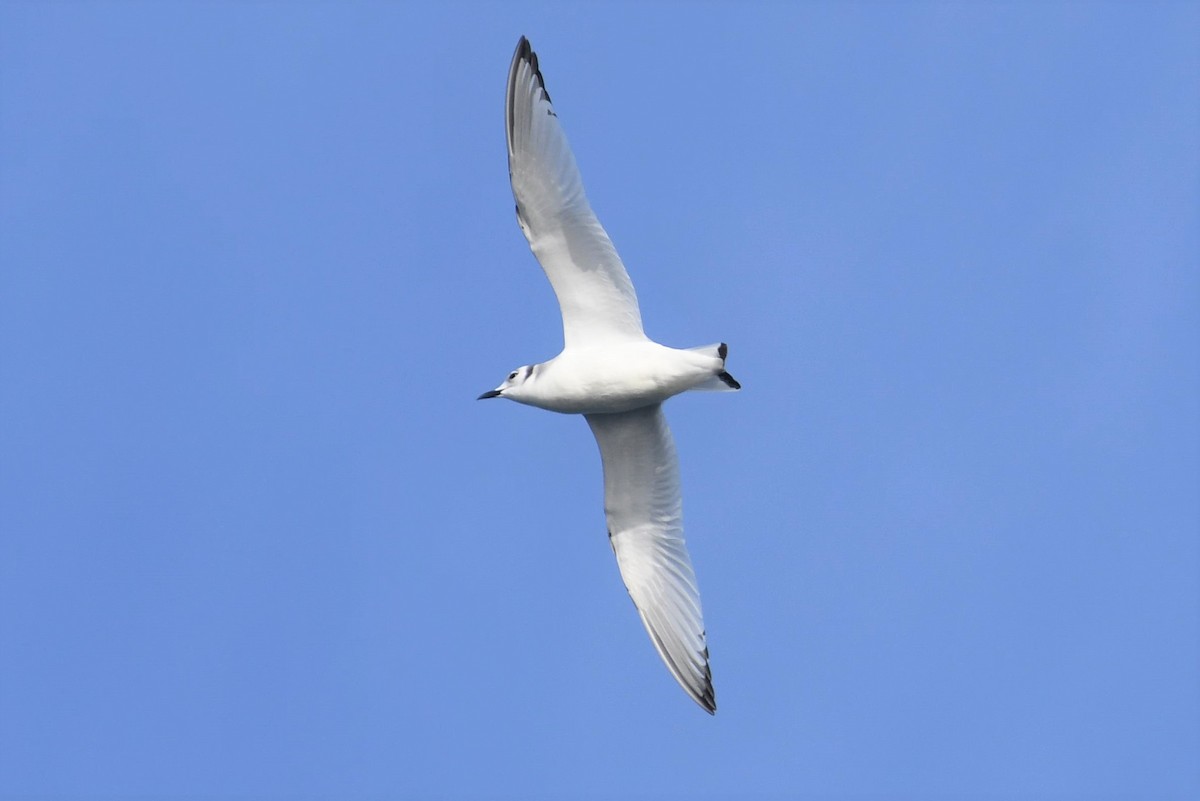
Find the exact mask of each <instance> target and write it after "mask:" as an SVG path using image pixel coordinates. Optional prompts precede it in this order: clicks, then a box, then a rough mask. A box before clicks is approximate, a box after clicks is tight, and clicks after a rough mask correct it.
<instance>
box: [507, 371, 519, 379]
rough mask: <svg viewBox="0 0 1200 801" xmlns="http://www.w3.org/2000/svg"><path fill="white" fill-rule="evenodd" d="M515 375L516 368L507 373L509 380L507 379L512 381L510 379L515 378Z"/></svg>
mask: <svg viewBox="0 0 1200 801" xmlns="http://www.w3.org/2000/svg"><path fill="white" fill-rule="evenodd" d="M516 377H517V371H516V370H513V371H512V372H511V373H509V374H508V380H509V381H512V380H513V379H514V378H516Z"/></svg>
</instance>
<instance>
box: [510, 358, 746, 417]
mask: <svg viewBox="0 0 1200 801" xmlns="http://www.w3.org/2000/svg"><path fill="white" fill-rule="evenodd" d="M717 348H718V346H713V347H712V348H701V349H696V350H678V349H676V348H668V347H665V346H663V345H660V344H658V343H657V342H653V341H651V340H649V339H642V340H641V341H631V342H621V343H617V344H609V345H597V346H594V347H583V346H576V347H571V348H564V349H563V352H562V353H560V354H559V355H558V356H556V357H554V358H553V359H551V360H550V361H548V362H543V363H542V364H535V365H533V366H532V367H531V368H530V373H529V376H528V377H527V378H526V379H525V381H524V382H523V383H522V384H521V385H520V386H519V387H515V388H514V389H513V390H511V391H508V392H505V393H504V394H505V396H506V397H509V398H511V399H512V400H515V401H517V402H518V403H525V404H528V405H529V406H536V407H538V408H539V409H547V410H549V411H552V412H561V413H563V414H616V413H619V412H628V411H631V410H633V409H640V408H642V407H643V406H653V405H655V404H658V403H662V402H663V401H665V400H666V399H667V398H670V397H672V396H674V395H678V394H679V393H681V392H686V391H687V390H689V389H696V388H698V387H702V386H706V385H708V384H711V383H712V380H713V378H714V377H716V376H717V375H718V374H720V373H721V372H723V371H724V369H725V360H724V359H723V358H721V357H720V356H718V355H717V353H716V351H717ZM706 351H712V352H711V354H710V353H708V352H706Z"/></svg>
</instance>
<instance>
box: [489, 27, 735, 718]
mask: <svg viewBox="0 0 1200 801" xmlns="http://www.w3.org/2000/svg"><path fill="white" fill-rule="evenodd" d="M505 130H506V138H507V139H508V168H509V177H510V179H511V181H512V188H513V197H514V198H515V199H516V201H517V222H518V224H519V225H520V227H521V231H522V232H523V233H524V234H525V238H526V239H527V240H528V241H529V246H530V248H531V249H532V250H533V253H534V255H535V256H536V257H537V259H538V261H539V262H540V263H541V265H542V269H543V270H545V272H546V277H547V278H549V279H550V284H551V286H553V288H554V293H555V295H556V296H557V298H558V304H559V308H560V310H561V312H562V318H563V340H564V346H563V350H562V352H561V353H560V354H559V355H558V356H556V357H554V358H553V359H551V360H550V361H548V362H544V363H542V364H534V365H526V366H524V367H518V368H517V369H516V370H513V371H512V372H511V373H509V375H508V378H507V379H506V380H505V381H504V383H503V384H501V385H500V386H498V387H497V388H496V389H493V390H490V391H488V392H485V393H484V394H482V395H480V399H483V398H498V397H503V398H508V399H510V400H514V401H517V402H518V403H524V404H528V405H530V406H536V407H538V408H541V409H548V410H550V411H553V412H561V413H564V414H582V415H584V417H585V418H586V419H587V422H588V425H589V426H590V427H591V429H592V433H593V434H594V435H595V437H596V442H597V443H598V444H599V446H600V457H601V461H602V462H603V464H604V513H605V517H606V519H607V522H608V537H609V542H610V543H611V545H612V549H613V553H615V554H616V557H617V565H618V566H619V567H620V569H621V578H622V579H623V580H624V581H625V587H626V589H628V590H629V595H630V597H631V598H632V599H633V603H634V605H635V606H636V607H637V610H638V614H639V615H640V616H641V618H642V622H643V623H644V624H645V626H646V631H647V632H648V633H649V634H650V639H651V641H652V642H653V643H654V647H655V648H656V649H657V650H658V653H659V655H660V656H661V657H662V658H663V661H664V662H665V663H666V664H667V667H668V668H669V669H670V671H671V674H672V675H673V676H674V677H675V679H676V680H677V681H678V682H679V683H680V685H682V686H683V688H684V689H685V690H686V691H687V692H688V694H689V695H690V696H691V697H692V698H693V699H694V700H695V701H696V703H698V704H700V706H702V707H703V708H704V709H705V710H707V711H708V712H709V713H712V712H715V711H716V708H717V705H716V700H715V696H714V694H713V686H712V672H711V671H710V669H709V665H708V646H707V643H706V634H705V630H704V621H703V618H702V615H701V611H700V592H699V590H698V589H697V587H696V576H695V573H694V572H693V570H692V563H691V560H690V559H689V557H688V553H687V549H686V547H685V546H684V539H683V504H682V500H681V493H680V488H679V463H678V460H677V459H676V456H675V445H674V442H673V441H672V439H671V431H670V429H669V428H668V427H667V422H666V418H665V417H664V415H663V412H662V403H663V401H665V400H667V399H668V398H670V397H672V396H674V395H678V394H679V393H681V392H686V391H688V390H692V389H708V390H712V389H715V390H736V389H740V388H741V387H740V385H739V384H738V382H737V381H735V380H734V379H733V377H732V376H730V375H729V373H727V372H725V357H726V354H727V353H728V349H727V348H726V346H725V345H724V344H723V343H722V344H718V345H708V346H704V347H699V348H691V349H688V350H678V349H676V348H668V347H665V346H663V345H660V344H658V343H657V342H654V341H652V340H650V339H649V338H648V337H646V335H645V333H644V332H643V330H642V317H641V310H640V309H639V307H638V302H637V295H636V293H635V292H634V289H633V283H632V282H631V281H630V280H629V274H628V273H626V271H625V267H624V265H623V264H622V263H621V259H620V257H619V256H618V255H617V251H616V249H615V248H614V247H613V245H612V242H611V241H610V240H609V238H608V234H606V233H605V231H604V228H603V227H601V225H600V222H599V221H598V220H597V219H596V216H595V214H593V213H592V209H591V207H590V206H589V205H588V202H587V197H586V195H585V194H584V191H583V180H582V179H581V178H580V175H579V170H578V168H576V166H575V157H574V156H573V155H572V154H571V149H570V147H569V146H568V144H567V139H566V136H564V135H563V131H562V128H561V126H560V125H559V123H558V115H557V114H556V113H555V112H554V107H553V106H552V105H551V103H550V95H549V93H547V91H546V85H545V82H544V81H543V79H542V74H541V71H540V70H539V69H538V59H537V55H536V54H534V52H533V50H532V48H531V47H530V46H529V42H528V40H526V39H525V37H521V41H520V42H519V43H518V44H517V51H516V53H515V54H514V55H513V60H512V66H511V67H510V68H509V74H508V90H507V92H506V103H505Z"/></svg>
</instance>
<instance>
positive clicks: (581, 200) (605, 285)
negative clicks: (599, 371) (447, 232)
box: [505, 36, 645, 347]
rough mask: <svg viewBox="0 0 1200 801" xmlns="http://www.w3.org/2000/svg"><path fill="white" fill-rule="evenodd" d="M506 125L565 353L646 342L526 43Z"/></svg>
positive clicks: (520, 210)
mask: <svg viewBox="0 0 1200 801" xmlns="http://www.w3.org/2000/svg"><path fill="white" fill-rule="evenodd" d="M505 122H506V125H505V128H506V130H507V135H508V174H509V178H510V179H511V181H512V189H513V197H515V198H516V201H517V221H518V222H519V223H520V224H521V230H522V231H524V232H525V238H526V239H528V240H529V247H530V248H532V249H533V254H534V255H535V256H537V260H538V261H539V262H541V265H542V269H543V270H545V271H546V277H547V278H549V279H550V284H551V286H553V287H554V294H555V295H557V296H558V305H559V307H560V308H561V309H562V318H563V339H564V340H565V344H566V346H567V347H571V346H573V345H591V344H595V343H597V342H602V341H605V340H614V339H641V338H643V337H644V336H645V334H643V332H642V315H641V312H640V311H639V310H638V302H637V295H636V294H635V293H634V291H633V283H632V282H631V281H630V280H629V274H628V273H627V272H625V266H624V265H623V264H621V259H620V257H619V256H617V251H616V249H614V248H613V244H612V242H611V241H609V238H608V234H606V233H604V228H602V227H601V226H600V221H599V220H597V219H596V215H595V214H593V213H592V209H591V206H589V205H588V201H587V196H586V195H585V194H584V192H583V180H582V178H580V176H579V168H578V167H576V166H575V157H574V156H573V155H572V154H571V147H570V145H568V144H567V137H566V136H565V135H564V134H563V130H562V127H561V126H560V125H559V124H558V117H557V115H555V113H554V107H553V106H552V105H551V104H550V95H549V94H548V93H547V92H546V85H545V84H544V83H543V82H542V73H541V72H540V71H539V70H538V60H537V54H536V53H534V52H533V50H532V49H531V48H530V46H529V41H528V40H527V39H526V38H525V37H524V36H522V37H521V41H520V42H518V43H517V52H516V53H515V54H513V60H512V66H511V67H510V68H509V71H508V92H507V100H506V103H505Z"/></svg>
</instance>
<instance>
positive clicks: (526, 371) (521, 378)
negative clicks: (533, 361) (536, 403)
mask: <svg viewBox="0 0 1200 801" xmlns="http://www.w3.org/2000/svg"><path fill="white" fill-rule="evenodd" d="M532 375H533V365H529V364H527V365H524V366H523V367H518V368H517V369H516V370H513V371H512V372H511V373H509V374H508V378H506V379H504V383H503V384H501V385H500V386H498V387H496V388H495V389H490V390H488V391H487V392H485V393H483V394H482V395H480V396H479V397H478V398H477V400H483V399H485V398H510V399H512V400H516V401H519V400H521V398H522V397H523V395H524V393H523V390H524V389H525V387H526V382H527V381H529V378H530V376H532Z"/></svg>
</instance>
